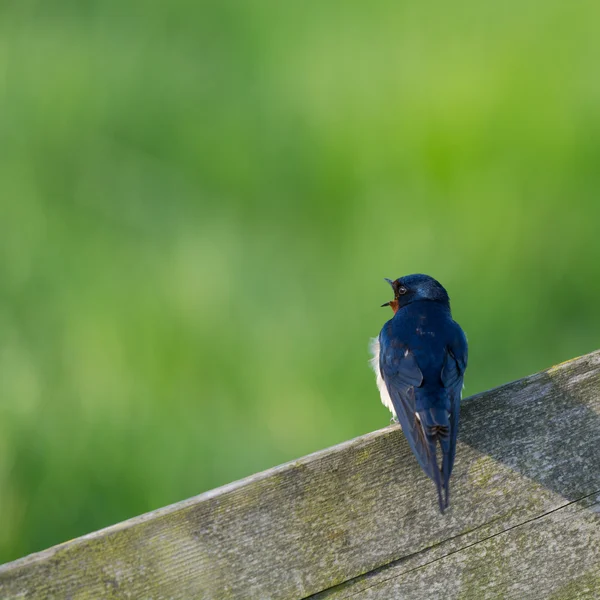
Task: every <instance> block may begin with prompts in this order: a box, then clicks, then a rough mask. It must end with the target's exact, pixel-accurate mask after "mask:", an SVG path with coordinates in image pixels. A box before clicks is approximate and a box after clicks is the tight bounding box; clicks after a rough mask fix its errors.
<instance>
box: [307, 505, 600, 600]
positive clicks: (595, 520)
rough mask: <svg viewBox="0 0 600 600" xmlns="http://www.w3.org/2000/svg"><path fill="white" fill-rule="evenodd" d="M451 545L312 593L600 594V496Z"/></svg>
mask: <svg viewBox="0 0 600 600" xmlns="http://www.w3.org/2000/svg"><path fill="white" fill-rule="evenodd" d="M451 548H452V544H446V543H442V544H441V548H440V550H442V551H443V552H445V554H444V555H443V556H441V557H440V556H436V555H437V554H439V552H437V553H431V552H425V553H423V554H422V555H420V556H413V557H409V558H407V559H405V560H401V561H399V562H398V563H395V564H394V565H391V566H390V567H389V568H386V569H381V570H379V572H377V573H373V574H372V575H371V576H365V577H361V578H359V580H358V581H355V582H352V583H349V584H347V585H343V586H339V587H338V588H337V589H332V590H330V591H329V592H324V593H321V594H317V595H315V596H311V598H312V599H313V600H341V599H342V598H352V600H389V599H390V598H444V600H452V599H454V598H460V599H461V600H486V599H488V598H489V599H492V598H502V599H503V600H513V599H514V600H523V599H527V598H548V599H555V600H559V599H566V598H573V599H582V598H600V493H598V494H593V495H592V496H590V497H588V498H585V499H584V500H580V501H578V502H569V503H567V504H565V506H563V507H562V508H559V509H558V510H556V511H553V512H550V513H547V514H545V515H543V516H541V517H539V518H535V519H532V520H530V521H526V522H525V523H523V524H521V525H517V526H516V527H513V528H511V529H508V530H506V531H503V532H502V533H498V534H496V535H492V536H490V537H488V538H486V539H485V540H483V541H481V542H479V543H476V544H474V545H471V546H467V547H465V548H464V549H462V550H461V551H459V552H456V551H452V549H451ZM424 561H427V562H424Z"/></svg>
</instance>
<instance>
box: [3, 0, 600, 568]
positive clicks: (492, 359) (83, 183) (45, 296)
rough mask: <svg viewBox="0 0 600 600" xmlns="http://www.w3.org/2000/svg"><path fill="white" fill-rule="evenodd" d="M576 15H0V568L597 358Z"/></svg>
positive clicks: (128, 8)
mask: <svg viewBox="0 0 600 600" xmlns="http://www.w3.org/2000/svg"><path fill="white" fill-rule="evenodd" d="M599 19H600V3H598V2H591V1H590V2H580V3H575V4H573V3H565V2H557V1H552V0H551V1H547V2H541V1H537V2H532V1H531V0H519V2H516V1H511V0H509V1H508V2H503V3H480V2H475V0H459V1H458V2H454V3H452V5H451V6H450V5H449V4H448V3H446V2H442V1H441V0H429V1H425V2H398V1H390V2H385V1H379V0H376V1H372V2H368V3H367V2H364V1H360V2H359V1H352V0H344V1H343V2H342V1H338V2H281V1H277V2H275V1H272V2H267V1H261V0H258V1H253V2H242V1H238V2H234V1H231V0H215V1H214V2H191V1H188V0H171V1H170V2H163V3H160V2H142V1H141V0H139V1H138V0H130V1H129V2H123V1H122V0H56V1H55V2H50V3H49V2H42V1H32V0H15V1H13V2H3V3H2V4H1V5H0V562H3V561H8V560H11V559H14V558H17V557H18V556H21V555H24V554H27V553H29V552H32V551H35V550H40V549H42V548H44V547H47V546H49V545H52V544H55V543H58V542H61V541H64V540H67V539H69V538H72V537H74V536H78V535H80V534H83V533H86V532H89V531H91V530H94V529H97V528H100V527H103V526H106V525H110V524H112V523H115V522H117V521H120V520H123V519H126V518H128V517H132V516H134V515H137V514H139V513H142V512H144V511H148V510H151V509H154V508H157V507H160V506H163V505H166V504H169V503H172V502H175V501H178V500H181V499H184V498H186V497H189V496H192V495H194V494H198V493H200V492H202V491H204V490H207V489H209V488H212V487H215V486H218V485H221V484H224V483H227V482H229V481H232V480H235V479H237V478H240V477H244V476H246V475H249V474H251V473H254V472H256V471H260V470H262V469H265V468H267V467H270V466H273V465H275V464H278V463H281V462H283V461H286V460H290V459H292V458H295V457H298V456H301V455H304V454H306V453H309V452H312V451H314V450H318V449H320V448H323V447H326V446H329V445H331V444H335V443H337V442H340V441H342V440H345V439H348V438H351V437H353V436H357V435H360V434H362V433H365V432H368V431H371V430H373V429H376V428H379V427H382V426H385V425H387V423H388V422H389V413H388V412H387V411H386V410H385V409H384V408H383V407H382V406H381V405H380V403H379V396H378V393H377V391H376V387H375V383H374V378H373V375H372V373H371V372H370V370H369V368H368V365H367V359H368V351H367V347H368V340H369V337H371V336H374V335H376V334H377V333H378V331H379V329H380V328H381V325H382V323H383V322H384V320H385V319H387V318H389V317H390V316H391V312H388V311H384V310H382V309H381V308H379V305H380V304H381V303H382V302H384V301H387V300H389V299H390V289H389V287H388V286H387V284H385V283H384V282H383V279H382V278H383V277H398V276H400V275H402V274H407V273H412V272H426V273H429V274H431V275H433V276H435V277H437V278H438V279H440V280H441V281H442V283H443V284H444V285H445V286H446V287H447V289H448V290H449V293H450V295H451V297H452V300H453V308H454V315H455V318H456V319H457V320H458V321H459V322H460V323H461V324H462V325H463V327H464V329H465V330H466V332H467V334H468V336H469V342H470V346H471V361H470V367H469V371H468V373H467V381H466V385H467V388H466V392H467V393H468V394H470V393H474V392H477V391H480V390H482V389H485V388H489V387H492V386H495V385H499V384H501V383H503V382H506V381H508V380H511V379H515V378H518V377H521V376H523V375H526V374H529V373H531V372H533V371H536V370H539V369H542V368H544V367H547V366H549V365H551V364H553V363H557V362H560V361H562V360H565V359H568V358H571V357H573V356H576V355H579V354H582V353H585V352H589V351H591V350H594V349H596V348H598V347H600V323H599V321H598V319H597V309H598V306H599V304H600V280H599V276H598V263H599V259H600V241H599V224H600V199H599V197H598V189H599V188H600V74H599V68H598V56H600V36H598V29H597V24H598V22H599Z"/></svg>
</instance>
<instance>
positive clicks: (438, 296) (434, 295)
mask: <svg viewBox="0 0 600 600" xmlns="http://www.w3.org/2000/svg"><path fill="white" fill-rule="evenodd" d="M386 281H387V282H388V283H389V284H390V285H391V286H392V289H393V290H394V299H393V300H390V301H389V302H386V303H385V304H382V305H381V306H382V307H383V306H391V307H392V310H393V311H394V314H396V312H398V310H399V309H401V308H402V307H403V306H406V305H407V304H410V303H411V302H417V301H418V300H430V301H432V302H439V303H441V304H444V305H446V306H450V298H449V297H448V292H446V290H445V289H444V287H443V286H442V284H441V283H440V282H439V281H436V280H435V279H434V278H433V277H429V275H421V274H417V275H406V276H405V277H400V278H398V279H395V280H394V281H392V280H391V279H387V278H386Z"/></svg>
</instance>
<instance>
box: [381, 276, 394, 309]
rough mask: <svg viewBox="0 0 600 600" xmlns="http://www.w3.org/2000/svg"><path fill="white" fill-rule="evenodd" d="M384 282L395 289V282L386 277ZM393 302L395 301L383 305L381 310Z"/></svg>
mask: <svg viewBox="0 0 600 600" xmlns="http://www.w3.org/2000/svg"><path fill="white" fill-rule="evenodd" d="M383 280H384V281H387V282H388V283H389V284H390V285H391V286H392V289H393V288H394V282H393V281H392V280H391V279H388V278H387V277H384V278H383ZM392 302H393V300H390V301H389V302H386V303H385V304H382V305H381V308H384V307H386V306H389V305H390V304H391V303H392Z"/></svg>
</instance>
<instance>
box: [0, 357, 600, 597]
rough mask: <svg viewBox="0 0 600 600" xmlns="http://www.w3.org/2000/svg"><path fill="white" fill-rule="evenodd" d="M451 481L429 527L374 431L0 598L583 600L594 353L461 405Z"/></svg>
mask: <svg viewBox="0 0 600 600" xmlns="http://www.w3.org/2000/svg"><path fill="white" fill-rule="evenodd" d="M452 483H453V489H452V501H451V503H452V504H451V509H450V510H449V511H448V512H447V514H446V515H443V516H442V515H440V514H439V513H438V511H437V504H436V498H435V493H434V487H433V484H432V483H431V481H430V480H428V479H427V478H426V477H425V475H423V473H422V472H421V470H420V469H419V467H418V465H417V464H416V461H415V460H414V458H413V457H412V454H411V453H410V450H409V448H408V446H407V444H406V442H405V440H404V438H403V436H402V434H401V432H400V431H399V430H398V428H397V427H388V428H386V429H382V430H380V431H377V432H374V433H371V434H368V435H366V436H363V437H360V438H357V439H355V440H351V441H349V442H346V443H344V444H341V445H339V446H336V447H333V448H330V449H327V450H324V451H322V452H318V453H315V454H313V455H310V456H307V457H304V458H302V459H300V460H298V461H294V462H291V463H288V464H286V465H282V466H280V467H276V468H274V469H271V470H269V471H265V472H264V473H260V474H257V475H255V476H252V477H249V478H247V479H245V480H242V481H240V482H236V483H233V484H230V485H228V486H224V487H222V488H219V489H217V490H213V491H211V492H207V493H206V494H202V495H200V496H197V497H195V498H192V499H190V500H187V501H185V502H181V503H179V504H176V505H173V506H170V507H167V508H164V509H160V510H158V511H155V512H153V513H149V514H147V515H143V516H141V517H138V518H136V519H132V520H130V521H126V522H125V523H121V524H119V525H116V526H113V527H110V528H108V529H105V530H102V531H99V532H96V533H94V534H90V535H88V536H84V537H83V538H79V539H77V540H74V541H72V542H68V543H66V544H63V545H60V546H56V547H54V548H51V549H49V550H46V551H44V552H41V553H38V554H34V555H31V556H29V557H26V558H24V559H21V560H18V561H15V562H14V563H9V564H7V565H4V566H3V567H0V597H1V598H44V599H46V598H61V599H62V598H154V599H159V598H207V599H209V598H210V599H211V600H213V599H214V600H217V599H220V598H249V599H260V600H263V599H264V600H267V599H282V600H287V599H303V598H308V597H313V598H329V599H333V598H335V599H338V598H349V597H352V598H354V599H357V600H358V599H363V598H370V599H382V600H383V599H386V600H388V599H390V598H396V597H398V598H399V597H402V598H430V597H438V596H443V595H446V596H445V597H448V598H456V597H459V596H460V597H461V598H476V599H478V600H479V599H481V598H515V599H517V598H518V599H521V598H539V597H544V598H546V597H556V598H583V597H597V596H595V594H596V593H597V591H598V589H600V352H595V353H593V354H590V355H587V356H584V357H581V358H578V359H575V360H573V361H570V362H568V363H564V364H563V365H559V366H558V367H553V368H552V369H549V370H548V371H545V372H543V373H540V374H537V375H534V376H532V377H528V378H525V379H523V380H520V381H517V382H514V383H510V384H507V385H505V386H502V387H500V388H498V389H496V390H492V391H490V392H485V393H483V394H480V395H478V396H475V397H473V398H471V399H468V400H465V401H464V402H463V408H462V416H461V432H460V435H459V448H458V452H457V461H456V465H455V468H454V474H453V481H452ZM553 595H554V596H553Z"/></svg>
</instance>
